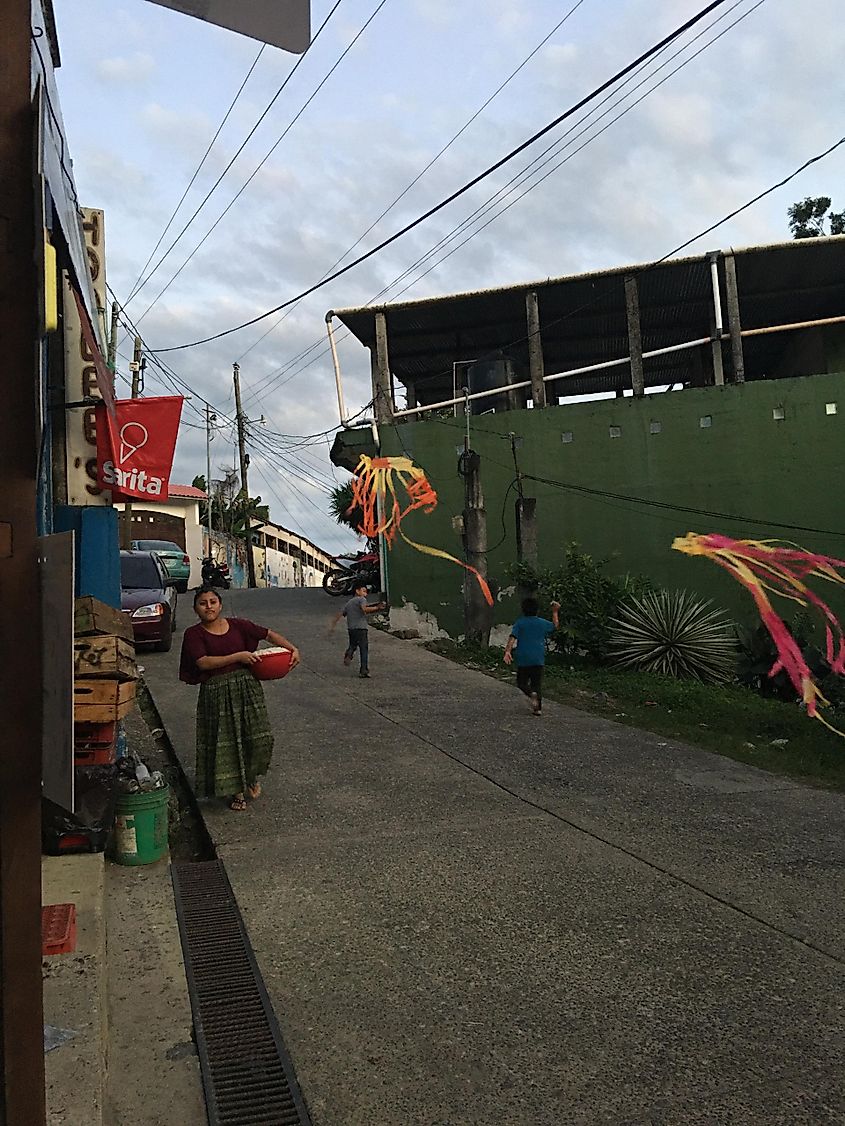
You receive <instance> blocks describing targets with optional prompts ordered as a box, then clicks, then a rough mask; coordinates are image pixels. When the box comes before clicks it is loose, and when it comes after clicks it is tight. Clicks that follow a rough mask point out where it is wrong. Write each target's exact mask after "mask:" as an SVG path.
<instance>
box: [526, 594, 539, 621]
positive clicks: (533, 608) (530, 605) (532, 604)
mask: <svg viewBox="0 0 845 1126" xmlns="http://www.w3.org/2000/svg"><path fill="white" fill-rule="evenodd" d="M522 612H523V614H524V615H525V616H526V618H533V617H534V616H535V615H536V614H539V612H540V604H539V603H538V601H537V599H536V598H523V600H522Z"/></svg>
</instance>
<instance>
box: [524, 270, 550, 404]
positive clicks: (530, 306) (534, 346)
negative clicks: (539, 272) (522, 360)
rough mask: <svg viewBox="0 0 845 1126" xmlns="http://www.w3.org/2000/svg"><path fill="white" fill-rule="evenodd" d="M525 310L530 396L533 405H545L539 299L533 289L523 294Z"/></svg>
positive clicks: (544, 369)
mask: <svg viewBox="0 0 845 1126" xmlns="http://www.w3.org/2000/svg"><path fill="white" fill-rule="evenodd" d="M525 312H526V317H527V321H528V372H529V375H530V377H531V397H532V399H533V400H534V406H535V407H544V406H545V405H546V384H545V383H544V381H543V376H544V375H545V374H546V368H545V363H544V361H543V340H542V337H541V336H540V301H539V298H538V297H537V293H536V291H535V290H529V291H528V293H526V294H525Z"/></svg>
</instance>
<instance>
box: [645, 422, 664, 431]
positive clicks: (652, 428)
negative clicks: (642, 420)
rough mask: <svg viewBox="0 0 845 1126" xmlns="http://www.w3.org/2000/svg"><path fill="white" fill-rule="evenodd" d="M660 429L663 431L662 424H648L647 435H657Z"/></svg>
mask: <svg viewBox="0 0 845 1126" xmlns="http://www.w3.org/2000/svg"><path fill="white" fill-rule="evenodd" d="M662 429H663V423H662V422H650V423H649V424H648V432H649V434H659V433H660V431H661V430H662Z"/></svg>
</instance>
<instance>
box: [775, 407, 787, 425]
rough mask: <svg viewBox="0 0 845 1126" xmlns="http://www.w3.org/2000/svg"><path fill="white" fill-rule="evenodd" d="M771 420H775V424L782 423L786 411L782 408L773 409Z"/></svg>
mask: <svg viewBox="0 0 845 1126" xmlns="http://www.w3.org/2000/svg"><path fill="white" fill-rule="evenodd" d="M772 418H773V419H774V420H775V422H783V420H784V419H785V418H786V411H785V410H784V408H783V407H773V408H772Z"/></svg>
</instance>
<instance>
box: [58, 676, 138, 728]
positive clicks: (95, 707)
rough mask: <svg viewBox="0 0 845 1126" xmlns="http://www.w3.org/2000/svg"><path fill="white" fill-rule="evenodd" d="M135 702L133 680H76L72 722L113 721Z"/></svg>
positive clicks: (128, 709) (125, 713)
mask: <svg viewBox="0 0 845 1126" xmlns="http://www.w3.org/2000/svg"><path fill="white" fill-rule="evenodd" d="M134 703H135V681H134V680H121V681H118V680H77V681H75V682H74V685H73V721H74V723H113V722H114V721H115V720H118V719H123V718H124V716H127V715H129V713H130V712H131V711H132V707H133V705H134Z"/></svg>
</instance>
